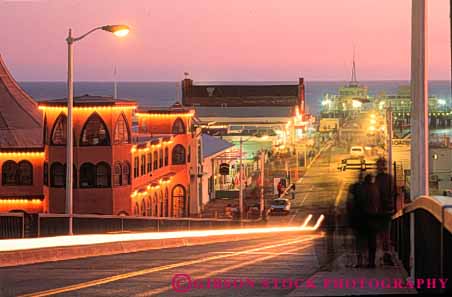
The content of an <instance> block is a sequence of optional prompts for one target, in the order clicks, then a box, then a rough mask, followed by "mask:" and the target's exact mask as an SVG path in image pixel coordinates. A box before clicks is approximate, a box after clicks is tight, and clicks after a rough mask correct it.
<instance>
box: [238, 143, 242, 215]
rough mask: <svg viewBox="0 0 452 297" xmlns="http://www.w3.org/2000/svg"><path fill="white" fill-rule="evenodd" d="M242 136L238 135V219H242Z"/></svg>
mask: <svg viewBox="0 0 452 297" xmlns="http://www.w3.org/2000/svg"><path fill="white" fill-rule="evenodd" d="M242 163H243V138H242V136H240V162H239V212H240V220H242V219H243V172H242V170H243V168H242Z"/></svg>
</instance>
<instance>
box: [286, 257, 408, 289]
mask: <svg viewBox="0 0 452 297" xmlns="http://www.w3.org/2000/svg"><path fill="white" fill-rule="evenodd" d="M346 257H347V256H346V255H342V256H340V257H339V258H338V259H336V260H335V261H334V262H333V263H332V265H331V267H330V268H331V269H320V270H319V271H318V272H316V273H315V274H314V275H312V276H311V277H310V278H311V279H313V282H314V284H315V288H312V287H311V288H305V287H303V288H298V289H295V290H294V291H292V292H291V293H290V294H289V295H288V296H290V297H298V296H353V295H386V294H397V295H399V294H417V292H416V290H415V289H410V288H401V287H403V286H405V279H406V278H407V275H406V273H405V271H404V269H403V267H401V266H399V265H396V266H392V267H381V266H380V267H377V268H374V269H370V268H352V267H346V265H345V263H346ZM347 280H348V282H347ZM353 280H355V281H356V282H355V283H353ZM335 282H336V283H335ZM341 282H342V288H341ZM395 282H398V283H395ZM347 283H348V286H347ZM382 285H383V286H384V287H382Z"/></svg>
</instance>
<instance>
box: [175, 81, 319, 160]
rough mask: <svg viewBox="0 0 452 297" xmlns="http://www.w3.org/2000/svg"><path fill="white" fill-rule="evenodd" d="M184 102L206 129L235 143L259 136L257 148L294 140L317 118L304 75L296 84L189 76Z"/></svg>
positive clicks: (283, 143) (184, 87) (279, 144)
mask: <svg viewBox="0 0 452 297" xmlns="http://www.w3.org/2000/svg"><path fill="white" fill-rule="evenodd" d="M182 102H183V104H184V105H185V106H190V107H192V108H193V109H195V110H196V115H197V117H198V118H199V119H200V121H201V124H202V127H203V131H204V132H206V133H208V134H210V135H216V136H222V137H224V139H226V140H228V141H232V142H234V143H237V142H238V140H239V138H240V137H241V136H244V137H255V138H256V139H255V140H256V141H255V144H257V145H256V146H253V147H255V149H256V150H255V151H256V152H257V151H258V150H259V149H265V148H267V147H268V146H272V145H275V146H281V147H285V146H286V145H290V144H292V143H294V138H295V137H302V135H303V134H304V133H305V132H306V130H307V126H308V125H309V124H310V123H312V122H313V117H311V116H310V115H308V114H306V112H305V110H306V109H305V86H304V79H303V78H300V79H299V81H298V84H293V85H227V84H226V85H210V84H206V85H197V84H193V81H192V80H191V79H189V78H186V79H184V80H183V81H182ZM247 145H249V143H248V144H247ZM264 146H265V147H264Z"/></svg>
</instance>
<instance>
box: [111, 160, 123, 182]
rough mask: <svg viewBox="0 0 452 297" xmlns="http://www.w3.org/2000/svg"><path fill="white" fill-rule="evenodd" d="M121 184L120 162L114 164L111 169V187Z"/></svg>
mask: <svg viewBox="0 0 452 297" xmlns="http://www.w3.org/2000/svg"><path fill="white" fill-rule="evenodd" d="M121 184H122V166H121V163H120V162H116V163H115V166H114V168H113V186H120V185H121Z"/></svg>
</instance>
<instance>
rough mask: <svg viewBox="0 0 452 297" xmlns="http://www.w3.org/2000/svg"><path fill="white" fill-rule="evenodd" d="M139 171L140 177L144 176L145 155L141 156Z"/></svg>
mask: <svg viewBox="0 0 452 297" xmlns="http://www.w3.org/2000/svg"><path fill="white" fill-rule="evenodd" d="M140 171H141V175H145V174H146V155H141V163H140Z"/></svg>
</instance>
